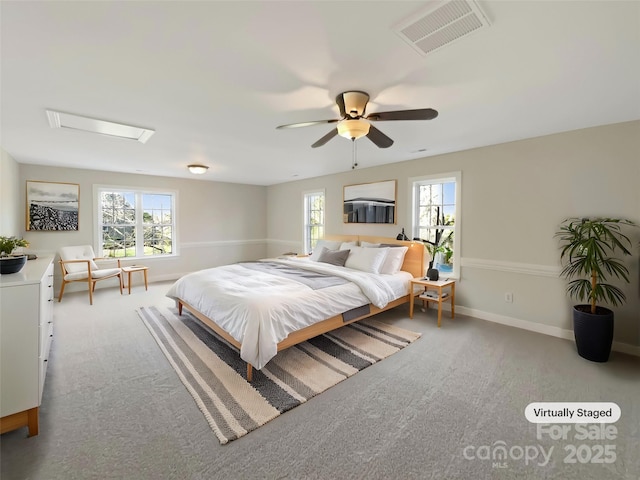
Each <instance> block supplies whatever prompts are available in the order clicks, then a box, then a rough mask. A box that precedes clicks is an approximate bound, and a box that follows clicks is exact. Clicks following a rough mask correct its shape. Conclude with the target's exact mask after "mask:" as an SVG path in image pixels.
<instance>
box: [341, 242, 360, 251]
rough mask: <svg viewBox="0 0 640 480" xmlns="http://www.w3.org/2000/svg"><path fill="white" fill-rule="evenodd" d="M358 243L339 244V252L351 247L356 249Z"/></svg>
mask: <svg viewBox="0 0 640 480" xmlns="http://www.w3.org/2000/svg"><path fill="white" fill-rule="evenodd" d="M357 246H358V242H342V243H341V244H340V250H350V249H351V248H352V247H357Z"/></svg>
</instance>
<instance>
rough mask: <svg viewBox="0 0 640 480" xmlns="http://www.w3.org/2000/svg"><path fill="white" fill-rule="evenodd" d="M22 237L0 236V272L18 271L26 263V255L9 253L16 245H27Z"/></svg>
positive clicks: (4, 273)
mask: <svg viewBox="0 0 640 480" xmlns="http://www.w3.org/2000/svg"><path fill="white" fill-rule="evenodd" d="M28 246H29V242H27V241H26V240H24V239H23V238H17V237H4V236H0V274H2V275H6V274H9V273H17V272H19V271H20V270H21V269H22V267H24V264H25V263H27V256H26V255H11V253H12V252H13V251H14V250H15V249H16V247H28Z"/></svg>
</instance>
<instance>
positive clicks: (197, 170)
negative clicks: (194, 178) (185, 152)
mask: <svg viewBox="0 0 640 480" xmlns="http://www.w3.org/2000/svg"><path fill="white" fill-rule="evenodd" d="M187 168H188V169H189V171H190V172H191V173H193V174H194V175H202V174H203V173H206V171H207V170H209V167H207V166H206V165H198V164H192V165H187Z"/></svg>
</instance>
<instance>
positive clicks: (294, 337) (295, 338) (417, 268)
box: [178, 235, 425, 382]
mask: <svg viewBox="0 0 640 480" xmlns="http://www.w3.org/2000/svg"><path fill="white" fill-rule="evenodd" d="M325 239H326V240H339V241H342V242H352V241H360V242H369V243H386V244H395V245H405V246H407V247H409V249H408V250H407V253H406V255H405V257H404V262H403V263H402V267H401V270H404V271H405V272H409V273H410V274H411V275H413V277H422V276H424V255H425V248H424V244H423V243H422V242H410V241H402V240H396V239H390V238H385V237H369V236H359V235H328V236H326V237H325ZM410 300H411V295H409V294H407V295H405V296H403V297H400V298H398V299H396V300H394V301H392V302H389V303H388V304H387V305H386V306H385V307H384V308H378V307H376V306H375V305H371V304H370V305H369V313H367V314H365V315H362V316H359V317H356V318H353V319H351V320H348V321H344V320H343V318H342V314H340V315H336V316H334V317H331V318H328V319H326V320H323V321H321V322H318V323H314V324H313V325H309V326H308V327H305V328H303V329H301V330H297V331H295V332H292V333H290V334H289V336H288V337H287V338H285V339H284V340H282V341H281V342H280V343H278V352H279V351H281V350H284V349H286V348H289V347H292V346H294V345H297V344H299V343H302V342H304V341H306V340H309V339H310V338H314V337H317V336H318V335H322V334H323V333H327V332H330V331H332V330H336V329H338V328H340V327H344V326H345V325H348V324H350V323H353V322H357V321H359V320H362V319H364V318H367V317H371V316H373V315H377V314H378V313H380V312H384V311H385V310H389V309H391V308H395V307H397V306H398V305H402V304H403V303H407V302H409V301H410ZM182 307H185V308H186V309H187V310H189V311H190V312H191V313H193V315H194V316H195V317H196V318H197V319H198V320H200V321H201V322H202V323H204V324H205V325H206V326H207V327H209V328H210V329H211V330H213V331H214V332H216V333H217V334H218V335H220V337H222V338H224V339H225V340H226V341H227V342H229V343H230V344H231V345H233V346H234V347H236V348H237V349H238V350H240V348H241V344H240V342H238V341H237V340H236V339H235V338H233V337H232V336H231V335H229V334H228V333H227V332H225V331H224V330H223V329H222V328H221V327H219V326H218V325H217V324H216V323H215V322H214V321H213V320H211V319H210V318H208V317H207V316H205V315H204V314H203V313H201V312H199V311H198V310H196V308H195V307H193V306H192V305H189V304H188V303H187V302H185V301H184V300H182V299H178V314H179V315H182ZM252 379H253V365H251V364H250V363H247V380H248V381H249V382H250V381H251V380H252Z"/></svg>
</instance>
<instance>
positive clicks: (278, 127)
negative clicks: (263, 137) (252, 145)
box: [276, 118, 342, 129]
mask: <svg viewBox="0 0 640 480" xmlns="http://www.w3.org/2000/svg"><path fill="white" fill-rule="evenodd" d="M340 120H342V119H340V118H335V119H331V120H313V121H311V122H300V123H290V124H288V125H278V126H277V127H276V128H277V129H280V128H299V127H310V126H312V125H321V124H322V125H324V124H325V123H336V122H339V121H340Z"/></svg>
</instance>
